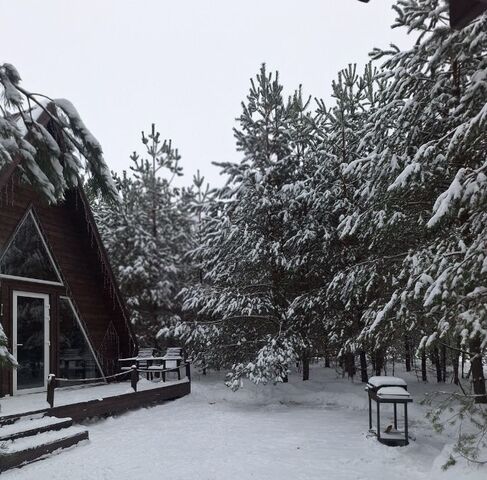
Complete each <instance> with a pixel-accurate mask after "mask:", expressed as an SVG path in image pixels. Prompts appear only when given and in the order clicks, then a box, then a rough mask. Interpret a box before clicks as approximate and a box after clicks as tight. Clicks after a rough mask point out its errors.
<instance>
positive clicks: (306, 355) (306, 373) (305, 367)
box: [303, 350, 309, 381]
mask: <svg viewBox="0 0 487 480" xmlns="http://www.w3.org/2000/svg"><path fill="white" fill-rule="evenodd" d="M306 380H309V350H305V351H304V352H303V381H306Z"/></svg>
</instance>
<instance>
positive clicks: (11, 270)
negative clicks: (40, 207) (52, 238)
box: [0, 211, 61, 283]
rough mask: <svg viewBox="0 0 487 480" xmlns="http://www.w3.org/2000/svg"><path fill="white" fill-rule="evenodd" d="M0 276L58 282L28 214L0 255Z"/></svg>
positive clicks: (40, 235) (31, 217) (35, 226)
mask: <svg viewBox="0 0 487 480" xmlns="http://www.w3.org/2000/svg"><path fill="white" fill-rule="evenodd" d="M0 275H2V276H6V277H13V278H21V279H27V280H30V281H40V282H48V283H51V282H52V283H61V279H60V276H59V274H58V272H57V269H56V267H55V265H54V262H53V260H52V258H51V255H50V254H49V250H48V249H47V245H46V243H45V241H44V239H43V238H42V234H41V231H40V229H39V227H38V225H37V223H36V221H35V219H34V216H33V214H32V212H31V211H29V212H28V213H27V215H26V216H25V217H24V219H23V220H22V222H21V223H20V225H19V227H18V228H17V230H16V232H15V234H14V236H13V238H12V240H11V241H10V243H9V244H8V245H7V247H6V249H5V251H4V252H3V254H2V255H1V258H0Z"/></svg>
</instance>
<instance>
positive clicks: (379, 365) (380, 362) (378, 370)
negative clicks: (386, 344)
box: [374, 349, 384, 375]
mask: <svg viewBox="0 0 487 480" xmlns="http://www.w3.org/2000/svg"><path fill="white" fill-rule="evenodd" d="M374 357H375V374H376V375H382V369H383V368H384V352H383V351H382V350H381V349H378V350H376V351H375V353H374Z"/></svg>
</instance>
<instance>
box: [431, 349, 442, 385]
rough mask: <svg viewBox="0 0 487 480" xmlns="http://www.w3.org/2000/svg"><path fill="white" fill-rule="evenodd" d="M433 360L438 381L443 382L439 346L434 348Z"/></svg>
mask: <svg viewBox="0 0 487 480" xmlns="http://www.w3.org/2000/svg"><path fill="white" fill-rule="evenodd" d="M431 360H432V361H433V363H434V364H435V368H436V381H437V382H438V383H441V364H440V354H439V352H438V347H435V348H434V349H433V352H432V354H431Z"/></svg>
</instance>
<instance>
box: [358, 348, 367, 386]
mask: <svg viewBox="0 0 487 480" xmlns="http://www.w3.org/2000/svg"><path fill="white" fill-rule="evenodd" d="M360 379H361V380H362V383H367V382H368V381H369V376H368V374H367V355H366V354H365V350H360Z"/></svg>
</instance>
